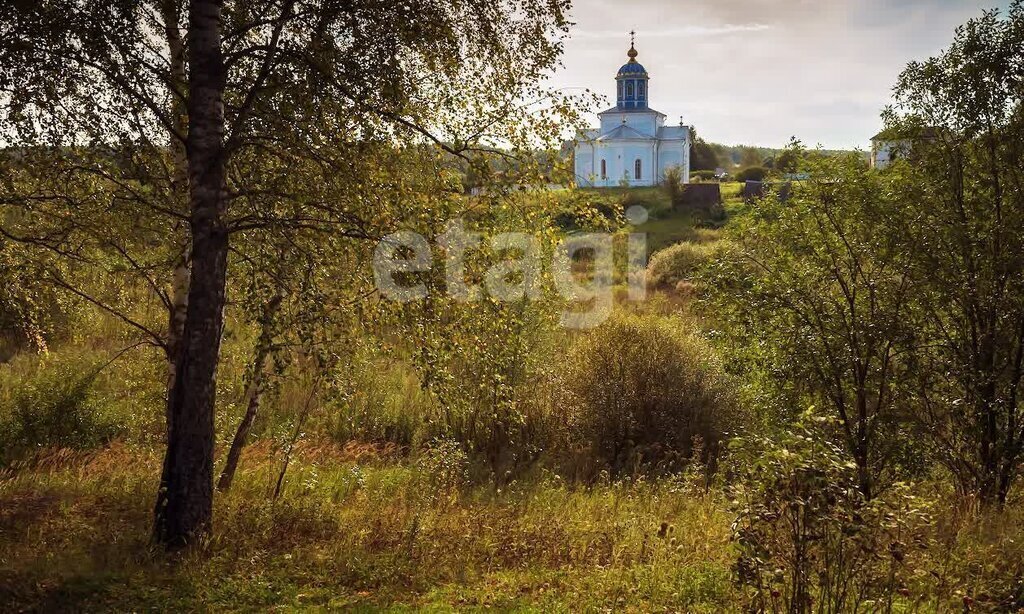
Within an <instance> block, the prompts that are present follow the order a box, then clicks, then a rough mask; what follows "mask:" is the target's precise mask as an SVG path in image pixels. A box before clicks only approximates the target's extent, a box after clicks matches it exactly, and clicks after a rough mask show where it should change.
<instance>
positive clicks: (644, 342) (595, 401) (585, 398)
mask: <svg viewBox="0 0 1024 614" xmlns="http://www.w3.org/2000/svg"><path fill="white" fill-rule="evenodd" d="M686 327H687V324H686V322H684V321H682V320H681V319H679V318H673V317H668V318H665V317H657V316H651V315H647V316H638V315H625V314H616V315H613V316H612V317H611V318H610V319H609V320H608V321H607V322H605V323H604V324H603V325H601V326H600V327H599V328H597V329H596V330H594V331H592V332H591V333H590V334H588V335H587V336H585V337H583V338H581V339H580V340H579V341H578V342H577V343H576V344H575V345H574V346H573V348H572V349H571V351H570V352H569V355H568V357H567V360H566V364H565V367H564V368H563V371H562V373H561V374H560V380H561V381H560V383H561V388H562V391H563V399H564V402H563V406H564V407H565V408H566V409H567V410H568V413H569V415H570V422H571V429H570V432H571V433H574V434H575V436H576V437H577V438H578V441H576V442H575V443H576V444H577V445H578V446H580V447H582V448H584V449H586V450H587V451H589V453H590V454H591V456H592V458H593V459H595V460H596V461H597V462H598V463H599V464H601V465H603V466H604V467H606V468H608V469H610V470H611V471H612V473H613V474H615V475H621V474H623V473H627V472H638V471H650V470H667V471H675V470H679V469H681V468H683V467H685V466H686V465H687V464H688V463H689V462H690V461H691V460H698V461H701V462H707V463H713V461H714V458H715V456H716V454H717V450H718V446H719V443H720V441H721V440H722V437H723V431H724V429H725V428H726V427H727V426H729V425H731V424H732V421H733V420H734V419H735V417H736V416H735V412H734V407H735V403H734V394H733V388H732V386H731V383H730V381H729V380H728V379H727V377H726V376H725V375H724V374H723V372H722V370H721V367H720V365H719V363H718V360H717V358H716V356H715V355H714V354H713V352H712V351H711V349H710V347H709V346H708V345H707V344H706V343H705V342H704V341H703V340H701V339H699V338H697V337H695V336H693V335H691V334H689V333H687V332H685V329H686ZM698 456H699V457H700V458H695V457H698Z"/></svg>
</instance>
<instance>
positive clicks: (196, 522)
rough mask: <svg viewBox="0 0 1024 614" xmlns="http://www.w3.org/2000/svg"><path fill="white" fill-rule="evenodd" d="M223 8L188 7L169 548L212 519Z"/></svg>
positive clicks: (165, 510) (196, 1) (189, 540)
mask: <svg viewBox="0 0 1024 614" xmlns="http://www.w3.org/2000/svg"><path fill="white" fill-rule="evenodd" d="M222 8H223V0H191V1H190V3H189V27H188V58H189V70H190V75H189V77H190V82H189V94H188V105H187V106H188V121H189V131H188V137H187V143H186V151H187V153H188V171H189V201H190V202H189V204H190V210H191V211H190V226H191V233H192V274H191V281H190V284H189V291H188V307H187V309H186V315H185V326H184V330H183V335H182V339H181V348H180V350H179V352H178V356H177V363H176V369H175V379H174V384H173V390H172V393H171V397H170V402H169V409H170V426H171V428H170V431H169V432H168V435H167V452H166V456H165V457H164V464H163V474H162V476H161V481H160V482H161V483H160V490H159V493H158V495H157V503H156V508H155V512H154V516H155V518H154V520H155V522H154V538H155V540H156V541H157V542H158V543H161V544H164V545H165V546H166V547H168V548H170V549H176V548H181V547H184V546H187V545H190V544H194V543H195V542H196V541H198V540H199V539H201V538H202V537H203V535H205V534H206V533H207V532H208V531H209V529H210V523H211V518H212V513H213V439H214V429H213V410H214V402H215V399H216V382H215V378H216V372H217V362H218V357H219V353H220V337H221V330H222V328H223V321H224V313H223V310H224V298H225V282H226V274H227V255H228V233H227V229H226V227H225V224H224V215H225V206H226V202H227V198H226V188H225V169H224V166H225V165H224V130H225V127H224V87H225V66H224V57H223V52H222V49H221V11H222Z"/></svg>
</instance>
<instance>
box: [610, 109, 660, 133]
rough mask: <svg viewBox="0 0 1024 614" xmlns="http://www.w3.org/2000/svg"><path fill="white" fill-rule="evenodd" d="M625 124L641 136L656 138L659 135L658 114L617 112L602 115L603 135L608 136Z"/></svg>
mask: <svg viewBox="0 0 1024 614" xmlns="http://www.w3.org/2000/svg"><path fill="white" fill-rule="evenodd" d="M623 124H625V125H626V126H628V127H630V128H632V129H633V130H636V131H637V132H639V133H641V134H646V135H648V136H655V135H656V134H657V133H658V114H657V113H615V112H611V113H605V114H602V115H601V134H607V133H609V132H611V131H612V130H615V129H616V128H618V127H619V126H621V125H623Z"/></svg>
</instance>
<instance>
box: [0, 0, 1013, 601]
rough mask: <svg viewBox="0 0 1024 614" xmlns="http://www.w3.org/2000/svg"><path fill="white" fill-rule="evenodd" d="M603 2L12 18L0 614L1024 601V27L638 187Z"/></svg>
mask: <svg viewBox="0 0 1024 614" xmlns="http://www.w3.org/2000/svg"><path fill="white" fill-rule="evenodd" d="M257 4H259V3H257ZM567 10H568V6H567V3H564V2H559V1H556V2H547V1H544V2H539V1H529V0H528V1H526V2H515V3H512V2H498V3H497V4H495V3H493V2H491V1H487V2H483V1H482V0H480V1H478V0H467V2H457V3H450V2H447V1H446V2H440V3H438V2H432V1H430V0H422V1H421V0H417V1H416V2H413V3H412V4H406V3H403V4H388V3H385V4H381V3H374V2H355V3H347V4H344V6H335V5H333V4H330V3H328V4H327V5H324V4H321V3H316V2H304V1H300V2H284V3H278V2H268V3H265V5H260V6H253V5H252V4H251V3H245V2H242V3H238V2H226V3H225V2H218V1H216V0H192V2H190V3H189V4H188V6H187V7H186V6H185V5H184V4H181V3H178V2H175V1H173V0H172V1H169V2H155V3H142V6H141V7H139V6H135V5H134V4H132V3H128V4H123V3H114V4H112V5H109V6H106V5H104V6H102V7H101V6H99V5H93V4H91V3H85V4H82V3H76V2H69V3H60V2H58V3H38V6H35V5H32V6H28V5H25V6H19V7H17V10H16V11H14V15H13V16H12V17H0V34H3V36H0V88H2V89H0V100H2V101H3V102H5V103H6V106H5V108H4V109H3V113H2V114H0V137H2V138H3V139H6V141H5V142H7V143H10V144H11V146H9V147H6V148H5V149H4V150H3V151H2V152H0V154H2V155H0V280H2V285H0V326H2V328H0V610H4V611H142V610H146V611H165V610H188V611H193V610H196V611H222V610H226V611H252V610H271V609H274V610H285V611H305V610H314V611H319V610H343V609H351V610H356V611H420V610H426V611H453V610H464V609H467V610H484V609H489V610H499V611H538V612H549V611H555V612H559V611H565V612H577V611H588V612H589V611H600V612H606V611H607V612H618V611H626V612H652V611H664V612H772V613H776V612H779V613H781V612H793V613H809V612H828V613H839V612H843V613H845V612H951V611H961V612H1016V611H1024V507H1022V503H1021V495H1020V492H1021V488H1022V485H1021V477H1022V476H1021V473H1022V471H1021V467H1022V463H1024V409H1022V407H1021V401H1020V394H1021V385H1022V381H1024V251H1022V250H1021V246H1022V245H1024V165H1022V164H1021V161H1022V159H1024V106H1022V100H1021V95H1022V90H1021V84H1022V83H1024V77H1022V66H1024V56H1022V54H1024V4H1021V2H1020V1H1019V0H1018V1H1015V2H1013V3H1012V5H1011V7H1010V9H1009V10H1008V11H1007V12H1006V13H1005V14H1000V13H998V12H995V11H992V12H987V13H984V14H982V16H980V17H978V18H976V19H974V20H972V21H970V22H969V23H968V24H966V25H965V26H964V27H962V28H960V29H958V30H957V31H956V32H955V33H954V35H953V40H952V42H951V43H950V46H949V47H948V48H947V49H946V50H944V51H943V52H942V53H940V54H939V55H937V56H936V57H934V58H930V59H928V60H924V61H921V62H914V63H911V64H910V65H909V66H907V68H906V70H905V71H904V72H903V73H902V75H901V76H900V78H899V80H898V82H897V84H896V87H895V89H894V99H893V105H892V106H891V107H890V108H888V109H887V110H886V111H885V113H884V116H883V120H884V122H885V124H886V130H885V132H884V133H883V134H882V135H880V137H884V138H885V139H888V142H889V143H890V144H892V147H893V151H898V152H899V154H900V155H898V156H896V159H894V160H893V162H892V164H890V165H888V167H887V168H884V169H883V168H872V167H871V166H869V164H868V163H867V161H866V160H865V158H866V156H865V155H864V154H863V153H862V152H834V151H825V150H822V149H814V148H808V147H805V146H804V145H803V144H802V143H801V142H800V141H797V140H795V139H794V141H793V142H792V143H791V144H790V146H789V147H788V148H787V149H786V150H785V151H783V152H773V154H775V153H777V154H778V155H773V157H772V158H771V159H760V152H759V150H758V149H757V148H753V147H748V148H744V149H743V152H744V153H743V158H744V160H745V161H744V163H743V165H742V166H744V168H737V169H734V170H736V171H737V172H736V174H735V176H736V177H737V178H740V179H750V180H751V181H744V182H742V183H741V182H730V181H727V180H723V178H722V177H716V173H714V172H713V171H712V170H711V169H710V168H695V169H694V170H695V172H694V174H693V175H692V178H693V180H694V183H696V184H700V185H684V184H683V183H682V182H681V178H682V175H683V173H682V172H681V170H680V169H678V168H672V169H669V170H668V172H666V173H665V177H664V180H663V181H662V182H661V184H660V185H658V186H654V187H646V188H628V187H625V186H624V187H622V188H619V189H602V190H587V189H580V188H577V187H575V185H574V184H575V182H574V178H573V177H572V176H571V172H570V170H569V169H571V168H572V161H571V159H568V157H567V155H566V153H565V152H566V151H568V149H563V150H562V151H559V150H558V149H557V143H558V140H559V137H560V136H561V135H562V134H563V132H564V131H565V129H566V128H567V127H577V126H578V125H581V122H582V121H583V119H582V118H583V117H585V115H584V114H583V111H584V110H585V109H586V108H587V106H586V105H587V104H588V101H587V100H584V99H582V98H583V97H569V96H564V95H562V94H561V93H559V92H544V91H541V90H538V89H537V84H538V83H541V82H542V81H543V79H544V77H545V76H546V75H548V74H550V71H552V70H554V69H555V68H557V66H558V58H559V55H560V53H561V41H562V40H563V38H564V37H565V36H568V35H569V32H570V25H571V24H569V22H568V21H567V19H566V12H567ZM15 35H17V36H15ZM24 41H28V44H23V43H24ZM367 65H370V66H380V67H385V68H386V69H381V70H366V66H367ZM12 83H18V84H23V85H19V87H11V86H10V84H12ZM526 91H529V92H532V93H538V95H539V98H540V100H541V102H540V103H536V104H533V103H531V104H532V106H531V105H527V106H522V102H523V97H522V96H521V94H522V93H523V92H526ZM589 103H593V100H590V101H589ZM694 154H695V157H694V159H698V158H700V159H704V160H708V159H713V158H714V157H715V156H716V155H717V154H716V149H715V147H713V146H712V145H710V144H708V143H706V142H704V141H702V140H697V141H696V142H695V143H694ZM747 158H749V159H747ZM716 164H717V163H714V162H713V164H712V167H714V166H715V165H716ZM697 166H703V164H698V165H697ZM755 180H763V181H755ZM625 183H628V182H625ZM708 184H710V185H708ZM709 194H710V195H712V196H713V197H710V198H709V196H708V195H709ZM697 195H699V196H700V197H699V198H698V196H697ZM396 233H399V234H396ZM578 240H583V241H584V243H583V244H584V247H583V248H582V249H579V250H576V251H575V252H573V253H565V245H566V244H567V242H572V241H578ZM585 241H590V242H589V243H586V242H585ZM638 241H639V243H638ZM382 250H383V251H382ZM637 252H639V255H641V256H643V258H640V260H644V261H645V264H646V266H637V260H638V259H637V258H636V257H635V256H637ZM382 262H383V263H385V264H389V266H388V267H383V266H382ZM382 271H384V272H383V273H382ZM389 287H390V288H391V289H392V290H394V289H395V288H397V289H398V292H397V294H395V293H394V292H392V291H391V290H387V288H389ZM584 312H587V313H591V314H592V315H596V319H595V320H594V321H592V322H591V323H592V324H595V325H594V326H571V325H567V324H566V323H567V322H576V321H578V320H575V319H573V318H569V317H567V314H570V315H571V314H578V313H584Z"/></svg>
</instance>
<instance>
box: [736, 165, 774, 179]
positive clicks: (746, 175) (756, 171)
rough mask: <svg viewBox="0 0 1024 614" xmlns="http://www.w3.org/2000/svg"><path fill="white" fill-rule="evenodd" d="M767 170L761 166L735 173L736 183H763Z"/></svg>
mask: <svg viewBox="0 0 1024 614" xmlns="http://www.w3.org/2000/svg"><path fill="white" fill-rule="evenodd" d="M767 176H768V169H766V168H765V167H763V166H750V167H747V168H745V169H743V170H741V171H740V172H738V173H736V181H764V180H765V177H767Z"/></svg>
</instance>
